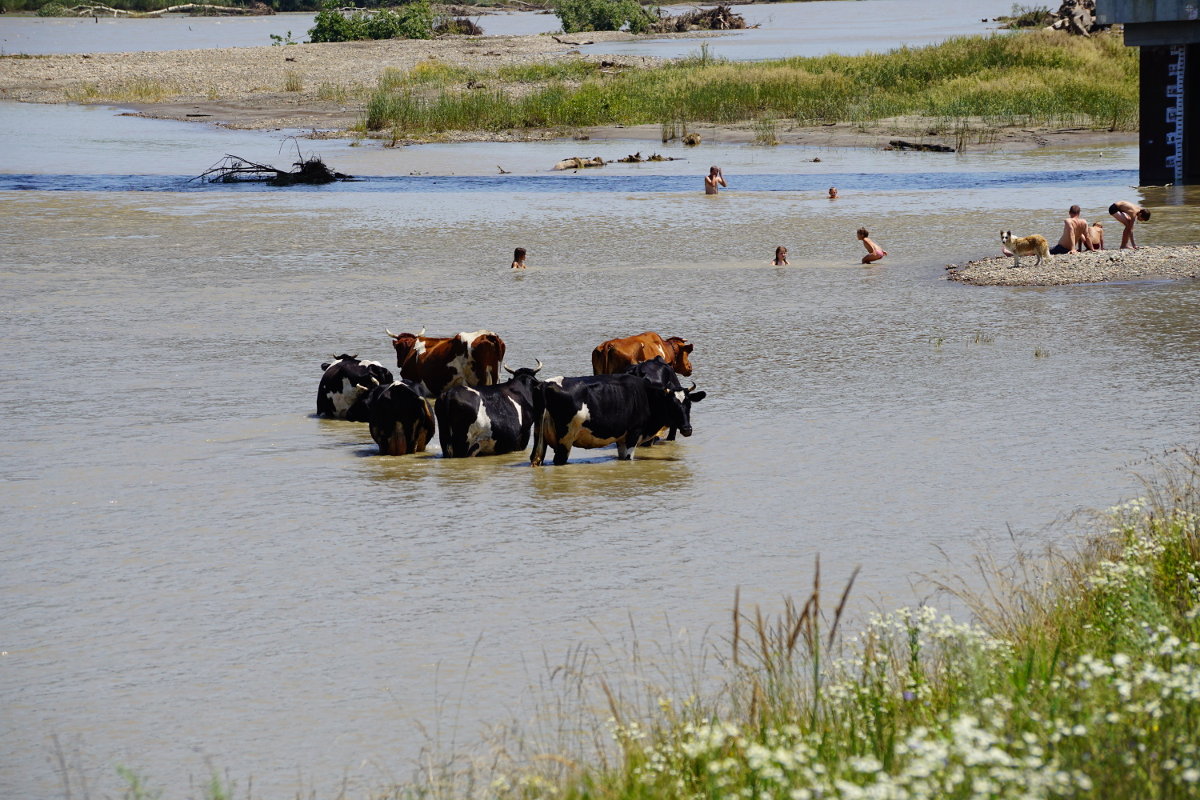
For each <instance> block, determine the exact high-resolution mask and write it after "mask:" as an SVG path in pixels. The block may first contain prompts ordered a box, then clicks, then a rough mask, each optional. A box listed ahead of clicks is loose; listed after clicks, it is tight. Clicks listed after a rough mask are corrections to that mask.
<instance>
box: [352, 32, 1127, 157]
mask: <svg viewBox="0 0 1200 800" xmlns="http://www.w3.org/2000/svg"><path fill="white" fill-rule="evenodd" d="M523 69H524V73H518V72H516V71H513V70H509V71H508V73H505V72H503V71H501V72H491V73H478V72H469V71H467V70H463V69H457V68H454V67H447V66H444V65H419V66H418V67H417V68H416V69H414V70H412V71H411V72H410V73H393V74H391V75H390V76H384V78H383V79H381V81H380V85H379V88H378V89H377V91H376V92H375V93H374V94H373V95H372V96H371V98H370V100H369V101H368V105H367V109H366V113H365V116H364V119H363V127H365V128H366V129H367V130H381V129H385V128H392V129H396V130H398V131H399V132H401V133H404V134H413V135H423V134H430V133H438V132H443V131H455V130H508V129H520V128H559V127H562V128H576V127H586V126H593V125H612V124H621V125H637V124H652V123H663V122H671V121H679V120H683V121H687V122H712V123H736V122H746V121H751V120H760V119H764V118H770V119H789V120H794V121H795V122H796V123H797V124H800V125H813V124H822V123H831V122H851V123H863V124H865V123H869V122H871V121H875V120H880V119H884V118H889V117H895V116H905V115H918V116H923V117H930V118H935V119H941V120H966V119H977V120H981V121H982V122H983V123H984V124H985V125H988V126H992V127H1000V126H1008V125H1028V124H1033V125H1086V126H1090V127H1096V128H1106V129H1111V130H1135V129H1136V126H1137V118H1138V58H1137V53H1136V51H1135V49H1134V48H1126V47H1125V46H1124V44H1123V42H1122V39H1121V38H1120V37H1119V36H1115V35H1107V36H1098V37H1092V38H1089V39H1083V38H1080V37H1069V36H1065V35H1061V34H1058V33H1057V32H1042V31H1038V32H1033V33H1028V34H1022V35H994V36H974V37H964V38H958V39H952V40H949V41H947V42H944V43H942V44H938V45H932V46H929V47H922V48H901V49H899V50H895V51H892V52H889V53H883V54H867V55H862V56H822V57H819V58H791V59H785V60H780V61H768V62H758V63H725V62H720V61H716V60H714V59H711V58H709V57H708V56H707V53H706V52H705V51H702V53H701V56H700V57H697V58H692V59H685V60H683V61H680V62H676V63H673V64H669V65H666V66H661V67H655V68H649V69H630V70H625V71H621V72H619V73H616V74H608V73H606V72H604V71H601V70H599V69H598V68H597V66H596V65H594V64H591V63H588V62H584V61H578V62H567V63H566V64H565V65H564V64H558V65H549V66H538V67H529V68H523Z"/></svg>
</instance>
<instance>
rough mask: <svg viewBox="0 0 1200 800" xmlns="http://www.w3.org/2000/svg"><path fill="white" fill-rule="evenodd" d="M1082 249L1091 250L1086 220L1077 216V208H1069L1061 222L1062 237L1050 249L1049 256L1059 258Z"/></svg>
mask: <svg viewBox="0 0 1200 800" xmlns="http://www.w3.org/2000/svg"><path fill="white" fill-rule="evenodd" d="M1084 249H1087V250H1091V249H1092V240H1091V238H1090V237H1089V236H1088V224H1087V220H1086V219H1084V218H1083V217H1081V216H1079V206H1071V207H1070V208H1069V209H1067V218H1066V219H1064V220H1063V232H1062V236H1060V237H1059V239H1058V244H1056V245H1054V247H1051V248H1050V255H1052V256H1061V255H1062V254H1064V253H1074V252H1075V251H1076V250H1084Z"/></svg>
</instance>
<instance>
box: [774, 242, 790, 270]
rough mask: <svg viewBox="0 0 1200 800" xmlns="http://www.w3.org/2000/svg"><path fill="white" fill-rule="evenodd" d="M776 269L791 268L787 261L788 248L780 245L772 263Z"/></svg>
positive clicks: (776, 249)
mask: <svg viewBox="0 0 1200 800" xmlns="http://www.w3.org/2000/svg"><path fill="white" fill-rule="evenodd" d="M771 264H773V265H774V266H776V267H787V266H791V265H790V264H789V263H788V260H787V248H786V247H784V246H782V245H780V246H779V247H776V248H775V260H774V261H772V262H771Z"/></svg>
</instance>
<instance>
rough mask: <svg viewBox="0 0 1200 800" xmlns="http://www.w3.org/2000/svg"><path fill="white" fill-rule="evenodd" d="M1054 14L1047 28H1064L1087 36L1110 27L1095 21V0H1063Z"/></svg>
mask: <svg viewBox="0 0 1200 800" xmlns="http://www.w3.org/2000/svg"><path fill="white" fill-rule="evenodd" d="M1055 16H1056V17H1057V19H1055V20H1054V22H1053V23H1051V25H1050V26H1049V30H1055V31H1064V30H1065V31H1066V32H1067V33H1070V34H1074V35H1075V36H1089V35H1091V34H1093V33H1096V32H1097V31H1102V30H1107V29H1108V28H1109V27H1110V26H1108V25H1098V24H1097V23H1096V0H1063V3H1062V5H1060V6H1059V7H1058V13H1057V14H1055Z"/></svg>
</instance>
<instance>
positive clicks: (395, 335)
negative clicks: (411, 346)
mask: <svg viewBox="0 0 1200 800" xmlns="http://www.w3.org/2000/svg"><path fill="white" fill-rule="evenodd" d="M384 331H386V332H387V335H388V336H390V337H392V338H393V339H399V338H400V334H398V333H392V332H391V331H390V330H388V329H387V328H384Z"/></svg>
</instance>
